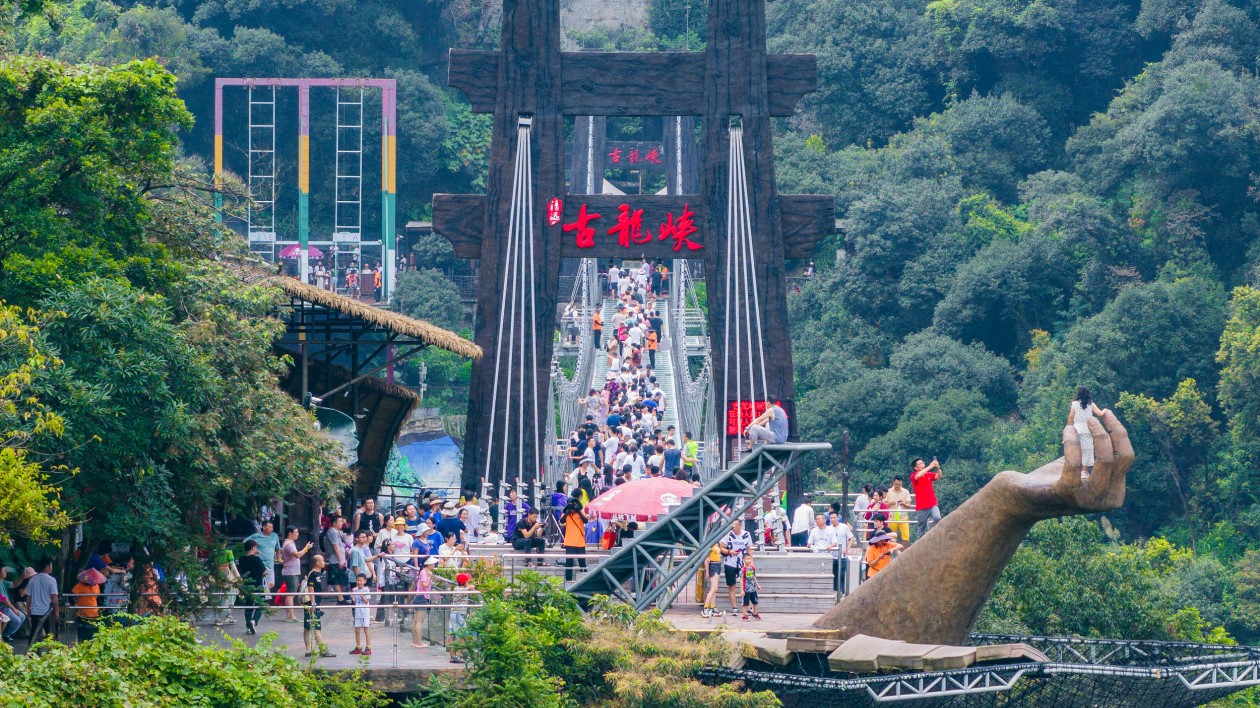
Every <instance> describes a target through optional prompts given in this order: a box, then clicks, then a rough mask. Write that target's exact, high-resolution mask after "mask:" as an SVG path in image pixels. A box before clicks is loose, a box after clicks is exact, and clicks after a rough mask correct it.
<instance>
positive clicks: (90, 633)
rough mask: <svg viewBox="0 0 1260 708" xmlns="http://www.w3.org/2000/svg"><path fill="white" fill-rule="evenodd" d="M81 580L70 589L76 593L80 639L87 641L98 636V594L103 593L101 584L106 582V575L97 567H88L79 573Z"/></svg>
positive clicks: (75, 600) (99, 614) (77, 624)
mask: <svg viewBox="0 0 1260 708" xmlns="http://www.w3.org/2000/svg"><path fill="white" fill-rule="evenodd" d="M78 579H79V582H78V583H77V584H75V586H74V587H73V588H71V589H70V594H72V595H76V596H77V597H75V598H74V606H75V608H76V610H77V613H78V621H77V622H75V629H76V630H77V631H78V634H79V641H81V642H85V641H87V640H89V639H91V638H92V637H95V636H96V632H97V630H99V629H100V625H99V624H97V623H98V622H99V621H100V618H101V611H100V610H99V609H98V607H99V605H97V600H98V599H99V598H98V596H99V595H100V594H101V586H102V585H104V584H105V576H104V575H101V572H100V571H99V570H97V569H95V568H88V569H87V570H85V571H83V572H82V573H79V578H78Z"/></svg>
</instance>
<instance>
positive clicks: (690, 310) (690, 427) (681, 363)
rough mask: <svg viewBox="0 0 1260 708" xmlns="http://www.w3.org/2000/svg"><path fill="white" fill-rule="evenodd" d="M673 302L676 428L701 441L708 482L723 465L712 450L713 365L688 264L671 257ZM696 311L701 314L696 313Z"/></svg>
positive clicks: (714, 431) (702, 467) (715, 446)
mask: <svg viewBox="0 0 1260 708" xmlns="http://www.w3.org/2000/svg"><path fill="white" fill-rule="evenodd" d="M674 275H675V278H674V283H673V286H672V287H673V303H672V307H671V309H670V319H671V321H670V337H669V343H670V355H671V359H672V361H673V364H674V387H675V390H677V392H678V400H677V401H675V402H674V403H673V405H676V406H677V411H678V422H679V425H680V426H681V427H682V430H681V431H679V432H689V433H691V434H692V436H693V437H694V439H695V440H696V441H698V442H699V443H700V444H701V448H702V450H701V454H700V462H699V467H700V478H701V480H702V481H704V482H708V481H709V480H710V479H712V478H713V477H714V474H715V472H716V471H717V470H719V469H720V468H721V467H722V464H721V460H719V459H717V456H715V455H714V454H713V451H716V450H718V449H720V446H719V445H718V441H717V438H716V435H717V432H718V430H717V415H716V410H715V403H714V396H713V367H712V362H711V361H710V359H709V347H708V333H707V332H706V327H705V321H704V317H703V310H702V309H701V305H700V301H699V295H698V293H697V292H696V288H695V279H694V277H693V275H692V272H691V266H690V265H689V264H688V262H687V261H685V260H675V261H674ZM696 313H699V314H700V316H696ZM689 338H691V339H695V338H698V339H699V341H700V342H702V343H704V346H703V351H704V364H703V366H702V367H701V369H700V371H699V372H698V373H697V375H696V376H695V377H694V378H693V377H692V375H691V363H690V362H691V360H690V351H691V349H692V347H689V346H688V339H689Z"/></svg>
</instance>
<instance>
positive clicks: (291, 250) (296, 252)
mask: <svg viewBox="0 0 1260 708" xmlns="http://www.w3.org/2000/svg"><path fill="white" fill-rule="evenodd" d="M276 256H277V257H278V258H286V259H294V258H301V257H302V247H301V246H299V245H298V244H296V243H294V244H291V245H288V246H285V247H284V248H282V249H280V253H278V254H276ZM306 256H307V257H308V258H313V259H316V260H318V259H320V258H323V257H324V252H323V251H321V250H319V249H318V248H315V247H314V246H307V247H306Z"/></svg>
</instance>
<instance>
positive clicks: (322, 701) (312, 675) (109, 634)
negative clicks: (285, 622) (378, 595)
mask: <svg viewBox="0 0 1260 708" xmlns="http://www.w3.org/2000/svg"><path fill="white" fill-rule="evenodd" d="M273 639H274V636H273V635H267V636H264V637H263V638H262V639H261V640H260V641H259V643H258V646H256V647H253V648H251V647H249V646H247V645H246V644H244V643H243V642H233V643H232V644H231V645H229V646H227V647H220V646H217V645H214V644H211V643H207V644H200V643H198V641H197V633H196V631H195V630H194V629H193V628H192V627H190V626H189V625H188V624H187V623H185V622H181V621H179V620H177V619H174V618H170V617H159V618H154V619H151V620H147V621H144V622H142V623H140V624H138V625H135V626H132V627H123V626H120V625H115V626H106V627H103V628H102V629H101V631H100V633H98V634H97V635H96V637H95V638H94V639H92V640H91V641H89V642H83V643H81V644H76V645H74V646H73V647H68V646H65V645H62V644H58V643H56V642H52V641H46V642H42V643H40V644H37V645H36V646H35V647H33V648H32V649H31V651H29V652H27V653H26V654H25V655H24V656H17V655H15V654H13V652H12V650H11V649H9V647H8V645H5V644H0V695H3V696H4V697H5V700H6V701H7V702H8V705H25V706H128V707H129V708H144V707H145V706H168V705H177V704H178V705H218V706H299V705H300V706H320V707H321V708H325V707H328V708H369V707H370V706H378V705H384V703H385V701H384V697H383V696H382V695H381V694H379V693H376V692H375V691H373V690H372V689H371V688H370V687H369V686H368V684H367V683H366V682H365V681H364V680H363V678H362V676H361V675H359V674H358V673H357V672H346V673H343V674H338V675H336V676H335V677H334V680H329V676H328V674H326V673H324V672H316V671H310V670H308V668H307V667H305V666H303V665H302V664H301V663H300V662H299V661H298V660H297V659H294V658H292V657H290V656H289V655H288V654H285V653H283V652H281V651H278V650H273V649H272V640H273Z"/></svg>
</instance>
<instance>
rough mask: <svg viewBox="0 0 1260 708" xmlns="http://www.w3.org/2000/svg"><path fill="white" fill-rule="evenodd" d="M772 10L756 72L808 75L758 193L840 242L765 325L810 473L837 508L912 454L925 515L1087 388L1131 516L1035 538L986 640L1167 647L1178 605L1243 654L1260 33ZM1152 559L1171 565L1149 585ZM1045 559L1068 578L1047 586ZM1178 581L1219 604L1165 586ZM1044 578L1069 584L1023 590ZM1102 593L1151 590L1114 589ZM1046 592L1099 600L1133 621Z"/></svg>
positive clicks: (1206, 9)
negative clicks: (819, 201)
mask: <svg viewBox="0 0 1260 708" xmlns="http://www.w3.org/2000/svg"><path fill="white" fill-rule="evenodd" d="M769 8H770V9H769V10H768V13H769V15H770V17H771V31H772V33H773V34H776V35H777V39H774V40H772V41H773V42H774V43H775V45H776V47H777V48H779V49H783V50H802V51H814V52H816V53H818V55H819V64H820V69H821V71H822V72H823V74H824V77H823V79H822V90H821V91H820V92H819V93H818V94H815V95H813V96H811V97H810V98H809V99H808V100H807V101H806V104H805V106H804V109H803V110H802V111H801V112H800V113H799V114H798V115H797V116H796V117H795V118H793V119H792V120H790V121H787V122H785V124H784V125H783V126H781V127H782V130H781V137H780V139H779V140H778V141H777V143H776V148H777V152H778V158H779V161H778V168H779V170H778V176H779V180H780V186H781V188H782V189H783V190H785V191H806V192H823V193H833V194H835V195H836V200H837V201H836V203H837V212H838V213H837V215H838V216H839V217H840V218H841V219H842V224H843V227H842V229H841V233H840V234H839V235H838V236H837V237H836V238H834V239H830V240H828V241H826V242H824V243H823V244H821V245H820V247H819V250H818V252H817V254H816V256H817V265H818V267H819V275H818V277H816V278H815V279H814V282H812V283H810V284H809V285H807V286H806V287H804V288H803V289H802V292H801V293H800V294H799V295H797V296H795V297H793V298H792V299H791V303H790V307H791V320H792V323H793V327H794V333H793V337H794V342H793V348H794V354H795V356H796V362H797V367H798V368H797V387H798V412H799V415H800V421H799V422H800V427H801V431H802V437H803V438H806V439H825V440H829V441H831V442H832V443H833V445H835V446H836V448H837V453H836V454H834V455H832V456H831V457H830V458H829V459H828V461H827V463H826V464H824V465H823V469H828V468H832V469H834V468H836V467H838V466H839V463H840V457H839V443H840V442H841V434H842V432H843V431H845V430H847V431H849V433H850V435H851V440H852V444H851V453H852V455H851V463H852V464H851V469H852V471H853V474H854V479H855V480H856V481H857V482H859V483H862V482H872V483H877V484H887V483H888V481H889V480H890V479H891V477H892V475H893V474H896V473H898V472H904V471H906V470H907V469H908V468H909V465H910V461H911V459H912V458H914V457H917V456H923V457H930V456H932V455H936V456H938V457H940V459H941V462H942V465H943V466H944V469H945V478H944V480H942V483H941V489H940V492H941V498H942V501H943V504H944V510H945V511H948V510H949V509H950V508H952V507H953V506H956V505H957V504H958V503H959V502H961V501H962V500H963V499H965V498H966V497H967V496H968V495H970V494H971V493H973V492H974V491H975V490H976V489H977V488H978V487H979V486H980V485H982V484H983V483H985V482H986V481H987V480H988V479H989V478H990V477H991V475H992V474H993V473H995V472H997V471H999V470H1002V469H1018V470H1029V469H1032V468H1035V467H1037V466H1040V465H1041V464H1044V463H1045V462H1047V461H1049V460H1051V459H1054V458H1055V457H1056V456H1057V455H1058V454H1059V453H1058V445H1059V439H1060V431H1061V429H1062V427H1063V425H1064V420H1065V419H1066V417H1067V412H1068V402H1069V400H1070V399H1071V397H1072V395H1073V393H1074V391H1075V389H1076V387H1077V386H1080V385H1088V386H1090V387H1091V388H1092V389H1093V392H1094V394H1095V398H1096V399H1097V400H1098V402H1099V404H1100V405H1102V406H1105V407H1112V408H1114V409H1115V410H1116V411H1117V412H1118V413H1119V415H1120V416H1121V417H1122V418H1123V419H1124V420H1125V422H1126V424H1127V425H1128V426H1129V429H1130V431H1131V433H1132V436H1133V439H1134V441H1135V444H1136V447H1137V463H1136V464H1135V465H1134V467H1133V470H1132V471H1131V472H1130V474H1129V482H1128V498H1127V502H1126V505H1125V507H1124V508H1123V509H1121V510H1119V511H1117V512H1114V513H1111V514H1107V515H1106V516H1105V519H1103V520H1102V522H1103V525H1104V526H1105V528H1107V529H1108V530H1109V531H1111V532H1112V533H1111V537H1110V538H1103V537H1098V538H1094V535H1096V534H1097V533H1098V532H1097V531H1094V532H1090V531H1088V528H1087V527H1085V526H1079V525H1072V526H1070V527H1069V528H1071V529H1072V532H1073V534H1074V535H1080V536H1082V540H1083V543H1084V546H1083V548H1084V549H1086V550H1082V547H1080V546H1074V545H1072V544H1063V545H1062V547H1060V546H1059V545H1056V544H1058V541H1056V540H1055V539H1056V538H1058V535H1057V534H1059V532H1058V531H1050V530H1042V531H1039V532H1038V534H1037V535H1035V536H1034V537H1033V539H1032V540H1031V541H1030V543H1029V545H1028V546H1027V547H1026V548H1025V549H1024V550H1023V551H1021V555H1020V557H1019V559H1018V560H1017V563H1016V564H1014V565H1013V566H1012V567H1011V569H1010V570H1009V571H1008V574H1007V576H1006V578H1005V580H1004V581H1003V585H1002V586H1001V587H1000V589H999V593H998V595H997V596H996V597H995V599H994V603H993V606H992V607H991V613H992V616H993V617H1002V618H1003V619H1004V620H1007V621H1009V622H1013V623H1014V624H1016V625H1018V626H1020V627H1024V628H1027V629H1031V630H1033V631H1044V632H1077V633H1082V634H1093V635H1100V634H1106V633H1109V632H1110V633H1113V634H1114V633H1117V632H1120V633H1122V634H1123V635H1124V636H1152V637H1167V636H1181V637H1191V636H1197V634H1196V633H1199V629H1197V628H1196V629H1194V630H1193V631H1191V630H1188V629H1184V628H1185V627H1189V626H1190V625H1191V624H1193V623H1189V624H1186V623H1185V622H1184V621H1183V620H1185V619H1186V618H1185V615H1184V614H1181V615H1179V614H1178V613H1179V612H1189V611H1190V610H1191V609H1194V610H1196V611H1197V612H1199V617H1200V618H1201V619H1203V620H1204V621H1205V622H1207V623H1209V624H1210V625H1211V626H1212V627H1225V628H1227V629H1228V630H1229V631H1230V632H1231V633H1233V634H1234V636H1235V637H1238V638H1239V639H1245V640H1248V641H1255V640H1256V639H1260V634H1257V633H1256V630H1255V623H1254V620H1253V619H1247V618H1248V617H1254V615H1250V614H1248V613H1249V612H1251V611H1252V610H1251V609H1250V608H1252V607H1253V605H1252V604H1249V603H1252V602H1254V595H1253V593H1254V588H1255V581H1254V576H1255V569H1254V566H1255V559H1254V558H1253V557H1250V556H1245V555H1244V551H1245V550H1246V549H1247V548H1248V547H1249V546H1255V545H1256V543H1257V542H1258V541H1260V490H1258V489H1257V488H1256V485H1255V482H1254V478H1255V475H1254V473H1253V470H1254V469H1255V468H1256V466H1257V464H1260V446H1258V445H1257V441H1258V440H1260V437H1258V436H1257V432H1258V431H1257V427H1256V424H1255V421H1256V420H1258V419H1260V403H1257V402H1258V401H1260V398H1258V397H1257V393H1256V392H1257V391H1260V388H1258V387H1257V385H1256V384H1257V382H1258V380H1260V359H1258V358H1257V356H1256V351H1257V342H1258V341H1260V318H1257V315H1256V312H1257V303H1258V302H1260V295H1258V294H1257V293H1258V292H1260V291H1257V289H1256V288H1257V286H1258V285H1260V260H1258V259H1260V229H1258V228H1257V225H1258V224H1260V205H1258V204H1257V202H1256V199H1257V192H1256V180H1257V179H1258V176H1260V143H1258V142H1257V141H1256V139H1255V138H1256V132H1257V126H1260V120H1258V119H1260V82H1258V81H1257V78H1256V76H1255V73H1254V66H1255V64H1256V61H1257V59H1258V58H1260V45H1258V44H1257V42H1256V39H1255V38H1256V37H1257V36H1260V35H1258V34H1257V30H1258V29H1260V26H1258V25H1257V18H1258V16H1257V12H1258V9H1260V8H1257V6H1255V5H1254V4H1250V3H1247V2H1237V3H1230V2H1222V1H1221V0H1205V1H1191V2H1182V3H1163V2H1158V1H1157V0H1146V1H1144V2H1140V3H1139V2H1132V3H1121V4H1119V5H1117V4H1114V3H1092V2H1080V1H1074V2H1070V3H1069V2H1050V3H1035V4H1029V3H1024V2H1013V1H1008V0H938V1H936V2H932V3H929V4H927V5H926V7H925V6H923V5H922V4H919V5H915V4H904V3H897V2H877V3H875V4H874V5H871V4H866V5H863V6H861V7H849V6H847V5H844V4H838V3H837V4H834V7H832V4H829V3H826V2H816V1H814V0H776V1H775V2H771V3H769ZM819 24H825V26H827V27H831V28H834V29H835V31H834V32H815V31H811V30H810V29H809V28H812V27H814V26H816V25H819ZM837 38H839V39H840V41H836V40H837ZM832 67H839V69H838V70H837V71H838V74H839V76H838V78H836V79H834V80H833V79H830V78H828V76H827V72H829V71H831V70H832ZM841 97H845V98H844V99H843V100H842V98H841ZM814 482H815V483H817V484H818V485H822V486H830V485H837V480H836V478H835V475H834V474H829V473H824V474H823V475H821V476H819V477H818V478H817V479H815V480H814ZM1095 523H1097V521H1095ZM1160 537H1163V538H1166V539H1167V541H1164V540H1162V539H1161V538H1160ZM1167 542H1172V543H1173V544H1175V545H1174V546H1172V547H1171V548H1172V550H1169V551H1167V553H1166V555H1168V556H1169V557H1170V558H1173V559H1174V560H1170V561H1167V562H1165V561H1155V560H1151V559H1150V556H1151V554H1152V553H1156V550H1155V549H1158V548H1163V547H1162V546H1160V545H1159V544H1165V543H1167ZM1060 550H1061V551H1063V553H1064V554H1066V556H1067V557H1070V558H1071V559H1072V560H1070V561H1069V560H1063V561H1062V564H1061V565H1059V563H1060V561H1058V560H1055V561H1054V562H1053V563H1050V564H1049V565H1046V564H1045V563H1043V561H1044V562H1046V563H1048V562H1049V560H1053V559H1055V558H1056V554H1059V552H1060ZM1069 550H1070V551H1071V553H1067V551H1069ZM1160 552H1161V553H1163V551H1160ZM1081 553H1083V554H1084V555H1079V554H1081ZM1060 555H1062V554H1060ZM1156 555H1158V553H1156ZM1161 564H1162V565H1161ZM1050 566H1053V568H1051V567H1050ZM1174 566H1175V567H1176V568H1177V570H1175V571H1169V570H1168V568H1172V567H1174ZM1183 566H1186V567H1190V566H1193V568H1192V569H1191V570H1185V568H1183ZM1083 568H1088V569H1089V570H1088V571H1087V572H1082V569H1083ZM1183 570H1185V573H1187V574H1190V575H1193V576H1194V577H1196V578H1199V579H1200V581H1201V582H1202V584H1203V586H1204V587H1207V586H1212V587H1213V588H1214V590H1213V593H1211V594H1212V595H1214V598H1213V597H1209V593H1205V592H1191V591H1190V590H1188V589H1186V588H1183V587H1176V586H1175V583H1172V582H1171V580H1170V578H1171V577H1172V576H1176V575H1178V574H1180V573H1182V571H1183ZM1113 575H1114V577H1113V579H1111V580H1109V579H1108V578H1109V577H1112V576H1113ZM1066 576H1072V577H1074V578H1082V577H1083V578H1085V579H1086V580H1085V582H1087V583H1089V588H1088V589H1084V588H1078V589H1077V590H1074V591H1072V592H1068V591H1067V590H1065V589H1064V588H1061V587H1060V588H1049V587H1047V588H1045V590H1044V592H1043V591H1042V590H1038V589H1037V587H1038V585H1037V583H1035V582H1032V579H1035V578H1043V579H1049V578H1056V579H1062V578H1064V577H1066ZM1020 578H1023V580H1020ZM1056 582H1057V581H1056ZM1124 582H1129V583H1131V584H1132V585H1131V587H1134V588H1137V587H1146V588H1147V589H1148V590H1150V592H1148V593H1141V594H1138V595H1131V594H1126V593H1120V592H1116V591H1115V590H1116V586H1117V584H1121V583H1124ZM1008 591H1009V592H1008ZM1039 593H1040V594H1039ZM1057 593H1063V597H1064V598H1067V597H1069V596H1071V595H1072V594H1075V595H1077V596H1082V595H1090V594H1094V593H1096V594H1097V595H1098V596H1099V597H1107V598H1108V601H1109V602H1113V603H1116V605H1117V607H1115V608H1114V609H1116V611H1117V612H1118V613H1119V614H1117V615H1116V618H1122V617H1124V616H1126V615H1130V616H1132V617H1134V620H1133V622H1132V623H1131V624H1124V623H1123V622H1120V621H1112V620H1111V619H1107V618H1095V617H1092V616H1088V613H1078V612H1074V609H1075V608H1076V604H1075V603H1069V602H1067V601H1066V599H1065V600H1064V601H1063V602H1059V601H1058V600H1056V599H1055V598H1056V597H1058V595H1057ZM1034 597H1037V598H1040V600H1039V601H1038V602H1034V601H1033V599H1032V598H1034ZM1127 597H1131V598H1132V599H1133V600H1134V602H1133V603H1129V602H1128V601H1127V600H1126V599H1125V598H1127ZM1139 598H1140V600H1141V601H1138V600H1139ZM1039 603H1040V605H1039ZM1039 606H1040V609H1037V608H1038V607H1039ZM1046 613H1051V615H1047V614H1046ZM1054 613H1061V614H1054ZM1052 615H1053V616H1052ZM1174 627H1177V629H1173V628H1174Z"/></svg>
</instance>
